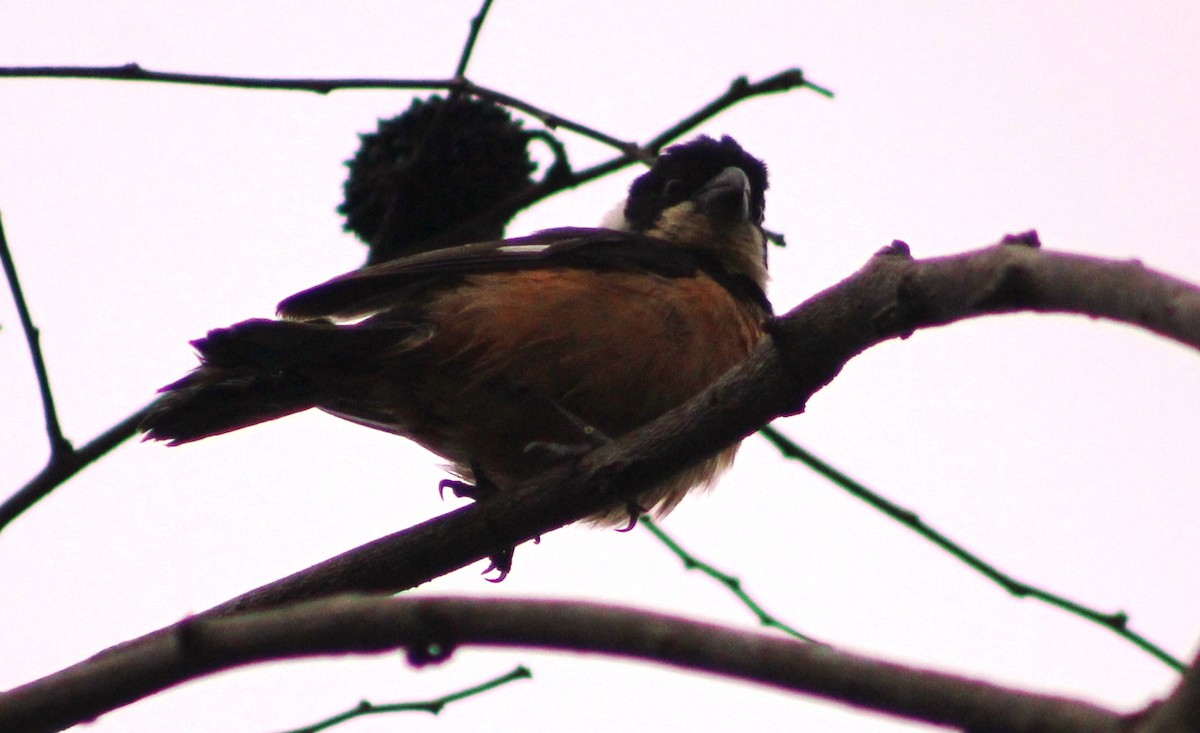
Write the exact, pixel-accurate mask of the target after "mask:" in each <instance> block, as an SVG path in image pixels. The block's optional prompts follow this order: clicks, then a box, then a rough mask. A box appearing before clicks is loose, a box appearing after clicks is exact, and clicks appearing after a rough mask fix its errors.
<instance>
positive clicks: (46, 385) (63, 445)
mask: <svg viewBox="0 0 1200 733" xmlns="http://www.w3.org/2000/svg"><path fill="white" fill-rule="evenodd" d="M0 262H2V263H3V264H4V276H5V278H7V279H8V289H9V290H10V291H12V296H13V302H15V303H16V306H17V314H18V316H19V317H20V319H21V328H22V329H23V330H24V331H25V341H26V342H28V344H29V355H30V356H31V357H32V358H33V371H34V373H36V374H37V381H38V390H39V391H40V392H41V394H42V411H43V412H44V413H45V416H46V435H47V436H48V437H49V438H50V460H51V461H53V460H54V458H55V457H57V456H59V455H61V454H64V453H70V452H71V443H70V441H68V440H67V439H66V438H65V437H64V436H63V431H62V426H61V425H59V423H58V411H57V410H55V409H54V393H53V392H52V391H51V390H50V375H49V374H48V373H47V372H46V360H45V359H44V358H42V346H41V338H40V335H39V333H38V329H37V326H34V325H33V318H32V317H31V316H30V315H29V307H28V306H27V305H26V304H25V295H24V294H23V293H22V292H21V281H20V280H19V279H18V278H17V265H16V263H15V262H13V257H12V252H10V251H9V249H8V238H7V237H6V236H5V235H4V222H3V221H2V220H0Z"/></svg>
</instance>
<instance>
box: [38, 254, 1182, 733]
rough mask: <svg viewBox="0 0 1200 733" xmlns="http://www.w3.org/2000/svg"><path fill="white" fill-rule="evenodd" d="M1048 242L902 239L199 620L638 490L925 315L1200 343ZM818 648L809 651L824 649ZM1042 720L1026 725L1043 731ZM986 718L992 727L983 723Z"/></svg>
mask: <svg viewBox="0 0 1200 733" xmlns="http://www.w3.org/2000/svg"><path fill="white" fill-rule="evenodd" d="M1036 245H1037V239H1036V234H1033V233H1029V234H1026V235H1022V236H1019V237H1008V238H1006V239H1005V241H1004V243H1002V244H1000V245H997V246H993V247H989V248H987V249H983V250H979V251H976V252H970V253H966V254H961V255H954V256H950V257H941V258H934V259H929V260H923V261H918V260H913V259H912V258H911V257H910V256H909V253H908V247H907V246H906V245H904V244H903V243H901V242H895V243H893V244H892V245H891V246H889V247H888V248H885V249H884V250H882V251H881V252H880V253H878V254H877V255H876V256H875V257H873V258H872V259H871V260H870V261H869V262H868V263H867V264H866V266H865V267H863V268H862V269H861V270H860V271H859V272H857V273H855V274H854V275H852V276H850V277H849V278H847V279H846V280H844V281H842V282H841V283H838V284H837V285H835V286H833V287H831V288H829V289H827V290H826V291H824V292H822V293H820V294H818V295H817V296H814V297H813V298H811V299H810V300H809V301H807V302H806V303H804V304H802V305H801V306H799V307H797V308H796V309H794V310H793V311H791V312H790V313H788V314H787V315H786V316H783V317H782V318H780V319H778V320H777V322H776V323H775V324H773V327H772V329H771V332H772V337H771V338H769V339H767V340H765V341H764V343H763V344H762V345H761V346H760V347H759V348H758V349H757V350H756V351H755V352H754V354H752V355H751V357H750V358H749V359H747V360H746V361H745V362H744V363H743V364H741V365H740V366H738V367H736V368H735V369H733V370H731V371H730V372H729V373H728V374H726V375H725V376H724V377H722V379H721V380H719V381H718V382H717V384H715V385H713V386H712V387H711V388H710V389H708V390H706V391H705V392H704V393H702V394H701V395H699V396H697V397H696V398H694V399H693V400H691V401H690V402H688V403H687V404H686V405H684V406H682V407H680V408H679V409H677V410H675V411H673V412H671V413H669V414H667V415H664V416H663V417H662V418H660V419H658V420H656V421H655V422H653V423H651V424H648V425H646V426H644V427H642V428H640V429H639V430H637V431H635V432H634V433H631V434H629V435H627V436H625V437H624V438H622V439H621V440H620V441H617V442H615V443H613V444H611V445H606V446H603V447H601V448H599V449H597V450H595V451H593V452H591V453H589V454H588V455H586V456H584V457H583V458H582V459H580V460H579V461H578V462H577V463H576V464H574V465H565V466H562V467H559V468H557V469H555V470H553V471H550V472H548V473H546V474H545V475H543V476H542V477H540V478H539V479H538V480H536V481H533V482H531V483H529V484H528V485H525V486H522V487H520V488H518V489H517V490H515V491H512V492H505V493H503V494H500V495H498V496H497V497H494V498H492V499H489V500H488V501H486V502H481V503H478V504H476V505H474V506H470V507H466V508H463V509H459V510H457V511H454V512H450V513H448V514H446V515H443V516H441V517H437V518H435V519H431V520H429V521H427V522H424V523H423V524H420V525H417V526H415V527H412V528H410V529H408V530H404V531H402V532H398V533H396V534H393V535H390V536H387V537H384V538H381V539H378V540H376V541H374V542H371V543H369V544H367V545H364V546H362V547H359V548H357V549H354V550H351V551H349V552H347V553H345V554H343V555H340V556H338V557H335V558H332V559H331V560H327V561H325V562H323V563H320V564H318V565H316V566H313V567H312V568H309V569H307V570H304V571H301V572H299V573H296V574H294V575H292V576H289V577H287V578H284V579H282V580H279V581H276V582H274V583H271V584H269V585H266V586H263V587H262V588H259V589H256V590H254V591H250V592H249V593H246V594H244V595H242V596H239V597H237V598H234V599H232V600H230V601H228V602H226V603H223V604H221V605H219V606H217V607H215V608H213V609H210V610H209V611H206V612H205V613H203V614H201V615H200V616H198V617H196V619H194V620H193V621H192V626H191V628H208V627H207V626H206V625H205V624H207V623H208V619H212V618H215V617H221V616H228V615H230V614H233V613H237V612H245V611H251V610H263V609H270V608H277V607H280V606H283V605H286V604H291V603H296V602H299V601H305V600H311V599H314V598H319V597H323V596H331V595H335V594H340V593H347V592H360V593H361V592H369V593H396V592H399V591H401V590H405V589H407V588H411V587H413V586H415V585H417V584H420V583H423V582H426V581H428V580H430V579H432V578H435V577H437V576H439V575H442V574H444V573H447V572H449V571H451V570H454V569H457V568H459V567H462V566H464V565H467V564H469V563H471V562H474V561H476V560H479V559H482V558H484V557H486V556H488V555H491V554H494V553H496V552H498V551H501V550H504V549H505V548H509V547H513V546H515V545H518V544H520V543H522V542H525V541H527V540H529V539H532V538H534V537H537V536H539V535H542V534H545V533H547V532H550V531H553V530H554V529H556V528H558V527H561V526H563V525H565V524H568V523H570V522H573V521H576V520H578V519H581V518H583V517H586V516H588V515H590V514H593V513H595V512H596V511H598V510H599V509H601V508H602V507H604V506H606V505H609V504H611V503H613V502H614V501H619V500H620V497H622V496H628V495H636V493H638V491H639V490H640V489H642V488H644V487H647V486H649V485H652V484H654V483H656V482H658V481H660V480H661V479H663V478H664V477H667V476H669V475H671V474H673V473H675V472H676V471H678V470H680V469H681V468H682V467H684V466H686V465H688V464H690V463H691V462H693V461H695V460H697V459H699V458H702V457H704V456H707V455H711V454H712V453H714V452H716V451H718V450H720V449H722V448H724V447H725V446H727V445H729V444H731V443H733V442H734V441H737V440H740V439H742V438H744V437H746V436H747V435H749V434H751V433H752V432H754V431H755V430H757V429H758V428H759V427H761V426H762V425H764V424H766V423H768V422H770V421H771V420H773V419H774V418H776V417H780V416H784V415H791V414H796V413H799V412H801V411H802V410H803V409H804V405H805V403H806V402H807V400H808V399H809V397H811V396H812V395H813V394H814V393H815V392H817V391H818V390H819V389H820V388H821V387H823V386H824V385H825V384H827V383H829V382H830V381H831V380H832V379H833V378H834V377H835V376H836V375H837V373H838V372H839V371H840V370H841V368H842V366H843V365H844V364H845V363H846V362H847V361H849V360H850V359H851V358H853V357H854V356H855V355H857V354H858V353H861V352H862V351H864V350H866V349H867V348H869V347H870V346H872V345H874V344H877V343H880V342H882V341H885V340H889V339H892V338H897V337H899V338H905V337H907V336H908V335H911V334H912V333H913V332H914V331H915V330H916V329H918V328H928V327H933V326H940V325H945V324H948V323H952V322H954V321H958V320H963V319H966V318H973V317H979V316H983V315H990V314H1001V313H1014V312H1018V311H1031V312H1040V313H1052V312H1053V313H1075V314H1080V315H1086V316H1090V317H1093V318H1104V319H1109V320H1114V321H1119V322H1124V323H1128V324H1131V325H1134V326H1138V327H1141V328H1145V329H1147V330H1150V331H1152V332H1154V333H1158V334H1161V335H1163V336H1166V337H1168V338H1172V339H1174V340H1176V341H1178V342H1180V343H1182V344H1185V345H1188V346H1191V347H1192V348H1200V289H1198V288H1196V287H1195V286H1193V285H1190V284H1188V283H1185V282H1183V281H1181V280H1177V279H1175V278H1172V277H1169V276H1167V275H1164V274H1162V273H1158V272H1154V271H1152V270H1149V269H1147V268H1145V267H1144V266H1142V265H1141V263H1138V262H1113V261H1107V260H1102V259H1098V258H1093V257H1084V256H1080V255H1070V254H1061V253H1050V252H1043V251H1041V250H1040V249H1038V248H1037V246H1036ZM643 620H644V618H643ZM197 624H200V625H199V626H197ZM535 626H536V625H535ZM186 628H189V627H184V629H186ZM231 628H232V627H231ZM188 638H189V637H188V633H187V632H186V631H181V629H180V628H177V627H168V628H166V629H162V630H159V631H156V632H153V633H151V634H149V635H147V636H145V637H142V638H140V639H137V640H134V641H131V642H127V643H125V644H122V645H119V646H117V647H113V648H112V649H110V650H108V651H106V652H102V653H101V654H100V655H97V657H94V658H93V659H92V660H90V661H89V662H88V663H87V664H89V665H101V668H103V667H102V665H106V664H110V663H111V664H118V663H123V662H122V660H125V659H127V658H128V655H130V654H139V653H140V652H139V650H145V649H158V650H160V652H161V651H162V650H168V649H171V648H173V647H172V646H171V645H172V644H176V645H177V644H180V643H183V642H181V641H180V639H183V641H184V642H186V641H187V639H188ZM455 641H458V639H457V638H456V639H455ZM756 643H757V642H756ZM755 648H757V647H755ZM811 649H815V648H810V651H809V652H808V654H811V655H819V654H823V653H827V652H826V651H811ZM658 651H660V652H663V653H664V654H665V653H666V651H665V650H663V649H659V650H658ZM747 658H748V659H754V654H749V655H748V656H747ZM151 661H153V659H151ZM155 663H157V662H155ZM672 663H675V662H672ZM64 679H70V677H66V678H64ZM62 684H67V683H65V682H64V683H62ZM71 684H72V685H73V684H74V683H71ZM771 684H775V683H773V682H771ZM1188 689H1190V688H1188ZM60 694H61V695H62V697H61V698H60V703H61V704H65V700H67V699H73V698H74V697H75V696H76V695H85V694H87V691H86V689H83V688H76V687H72V686H68V687H66V688H64V691H61V692H60ZM1029 726H1030V727H1025V728H1015V729H1020V730H1041V728H1037V727H1034V726H1033V723H1032V722H1030V723H1029ZM984 729H987V730H992V728H988V727H986V726H983V727H980V728H979V730H984Z"/></svg>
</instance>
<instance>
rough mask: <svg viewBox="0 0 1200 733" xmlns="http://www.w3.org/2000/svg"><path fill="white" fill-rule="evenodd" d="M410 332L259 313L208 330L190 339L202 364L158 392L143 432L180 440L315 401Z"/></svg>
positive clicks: (295, 409) (171, 441)
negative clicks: (276, 317) (355, 367)
mask: <svg viewBox="0 0 1200 733" xmlns="http://www.w3.org/2000/svg"><path fill="white" fill-rule="evenodd" d="M412 330H413V329H412V327H411V326H403V325H397V326H394V327H385V328H358V327H353V326H349V327H347V326H336V325H334V324H331V323H325V322H315V323H295V322H288V321H272V320H266V319H255V320H250V321H245V322H243V323H238V324H235V325H233V326H230V327H229V328H221V329H216V330H213V331H210V332H209V333H208V335H207V336H205V337H204V338H202V339H198V340H196V341H193V342H192V345H193V346H194V347H195V348H196V351H197V353H198V354H199V356H200V366H198V367H197V368H196V369H194V370H193V371H192V372H191V373H190V374H188V375H187V376H185V377H183V378H182V379H180V380H179V381H177V382H174V383H172V384H169V385H167V386H166V387H163V388H162V389H161V390H159V391H160V392H161V393H162V396H160V397H159V398H158V400H156V401H155V402H154V403H153V404H152V405H151V406H150V409H149V411H148V412H147V414H146V417H145V418H144V419H143V420H142V423H141V426H140V427H141V430H142V431H143V432H145V439H147V440H164V441H167V442H168V443H169V444H170V445H179V444H181V443H188V442H191V441H194V440H199V439H201V438H206V437H209V436H212V435H220V434H221V433H227V432H230V431H233V430H238V429H240V428H244V427H249V426H251V425H256V424H258V423H261V422H266V421H268V420H274V419H276V418H280V417H284V416H286V415H290V414H292V413H295V412H300V411H302V410H307V409H309V408H312V407H317V406H319V405H320V404H322V401H323V400H326V399H328V397H329V396H330V390H331V389H332V388H333V384H334V382H335V381H336V380H337V379H338V378H339V377H345V375H346V370H347V369H348V368H351V366H352V365H355V364H362V363H363V362H364V361H369V357H370V356H371V355H374V354H379V353H380V352H381V351H383V350H385V349H389V348H394V347H395V346H396V345H397V344H398V343H400V342H403V341H404V339H405V337H406V336H411V335H412ZM364 357H366V358H364Z"/></svg>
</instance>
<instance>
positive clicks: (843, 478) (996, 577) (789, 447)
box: [760, 425, 1187, 672]
mask: <svg viewBox="0 0 1200 733" xmlns="http://www.w3.org/2000/svg"><path fill="white" fill-rule="evenodd" d="M760 433H761V434H762V435H763V437H765V438H766V439H767V440H769V441H771V443H772V444H773V445H774V446H775V447H776V448H778V449H779V452H780V453H781V454H782V455H783V456H784V457H785V458H790V459H792V460H795V461H800V462H801V463H803V464H804V465H806V466H808V467H809V468H811V469H812V470H814V471H816V472H817V473H819V474H821V475H822V476H824V477H825V478H827V479H829V480H830V481H831V482H833V483H834V484H836V485H837V486H840V487H841V488H842V489H844V490H845V491H847V492H848V493H849V494H850V495H851V496H853V497H855V498H857V499H861V500H862V501H865V502H866V503H867V504H869V505H871V506H872V507H874V508H875V509H877V510H878V511H879V512H880V513H882V514H883V515H884V516H887V517H890V518H892V519H894V520H896V521H897V522H899V523H900V524H902V525H904V526H905V527H908V528H909V529H911V530H912V531H914V532H916V533H917V534H919V535H921V536H922V537H924V538H925V539H927V540H929V541H930V542H932V543H933V544H935V545H937V546H938V547H940V548H942V549H943V550H945V551H946V552H948V553H950V556H951V557H953V558H954V559H956V560H958V561H960V562H962V563H964V564H966V565H967V566H968V567H970V568H971V569H972V570H975V571H976V572H978V573H979V574H980V575H982V576H983V577H985V578H987V579H988V580H990V581H992V582H993V583H995V584H996V585H998V586H1000V587H1001V588H1003V589H1004V590H1006V591H1008V592H1009V593H1011V594H1012V595H1014V596H1016V597H1017V598H1033V599H1035V600H1038V601H1042V602H1043V603H1046V604H1049V605H1051V606H1055V607H1056V608H1060V609H1062V610H1064V611H1066V612H1068V613H1071V614H1074V615H1076V616H1079V617H1080V618H1082V619H1084V620H1087V621H1091V622H1092V623H1095V624H1098V625H1100V626H1103V627H1104V628H1106V629H1108V630H1109V631H1112V632H1113V633H1114V634H1116V635H1118V636H1120V637H1121V638H1123V639H1126V640H1127V641H1130V642H1132V643H1133V644H1134V645H1135V646H1137V647H1138V648H1140V649H1142V650H1143V651H1145V652H1148V653H1149V654H1150V655H1152V656H1153V657H1155V658H1156V659H1158V660H1159V661H1160V662H1163V663H1164V664H1166V665H1167V666H1169V667H1171V668H1172V669H1174V670H1175V671H1176V672H1182V671H1183V670H1184V669H1186V668H1187V666H1186V665H1185V664H1184V663H1183V662H1182V661H1181V660H1179V659H1177V658H1175V657H1173V656H1172V655H1171V654H1170V653H1168V652H1167V650H1165V649H1163V648H1162V647H1160V646H1158V645H1157V644H1155V643H1154V642H1152V641H1150V640H1149V639H1147V638H1146V637H1144V636H1142V635H1141V634H1139V633H1137V632H1136V631H1134V630H1132V629H1130V628H1129V615H1128V614H1126V613H1125V612H1124V611H1117V612H1115V613H1103V612H1101V611H1097V610H1095V609H1093V608H1089V607H1087V606H1084V605H1082V604H1079V603H1076V602H1075V601H1072V600H1070V599H1069V598H1065V597H1063V596H1060V595H1058V594H1056V593H1051V592H1050V591H1047V590H1043V589H1041V588H1038V587H1036V586H1033V585H1029V584H1028V583H1023V582H1021V581H1019V580H1017V579H1016V578H1014V577H1012V576H1011V575H1009V574H1007V573H1005V572H1004V571H1003V570H1000V569H999V568H997V567H996V566H995V565H993V564H991V563H989V562H987V561H986V560H984V559H983V558H981V557H979V556H978V555H976V554H975V553H973V552H971V551H970V550H968V549H967V548H965V547H963V546H962V545H960V544H958V543H957V542H955V541H954V540H952V539H950V538H949V537H947V536H946V535H944V534H942V533H941V532H939V531H938V530H936V529H934V528H933V527H930V526H929V525H928V524H926V523H925V521H924V520H922V519H921V517H920V516H919V515H918V514H917V513H916V512H914V511H912V510H910V509H906V508H904V507H902V506H900V505H899V504H896V503H895V502H892V501H889V500H888V499H886V498H884V497H883V496H881V495H879V494H878V493H876V492H874V491H871V490H870V489H868V488H867V487H866V486H864V485H862V484H861V483H859V482H858V481H855V480H854V479H852V478H850V477H849V476H847V475H846V474H844V473H842V472H841V471H839V470H837V469H836V468H834V467H833V466H831V465H829V464H828V463H826V462H825V461H822V460H821V459H820V458H817V457H816V456H815V455H813V454H812V453H810V452H808V451H807V450H805V449H804V448H802V447H800V446H799V445H797V444H796V443H795V442H794V441H792V440H791V439H790V438H788V437H787V436H786V435H784V434H783V433H781V432H779V431H778V430H776V429H775V428H773V427H771V426H769V425H768V426H767V427H765V428H763V429H762V430H761V431H760Z"/></svg>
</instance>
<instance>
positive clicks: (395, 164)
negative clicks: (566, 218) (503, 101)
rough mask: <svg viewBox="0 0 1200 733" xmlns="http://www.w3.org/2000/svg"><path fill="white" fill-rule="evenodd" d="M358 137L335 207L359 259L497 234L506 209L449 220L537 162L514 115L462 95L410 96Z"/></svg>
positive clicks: (491, 197)
mask: <svg viewBox="0 0 1200 733" xmlns="http://www.w3.org/2000/svg"><path fill="white" fill-rule="evenodd" d="M359 137H360V138H361V140H362V143H361V145H360V146H359V149H358V152H357V153H355V155H354V158H353V159H352V160H349V161H347V162H346V166H347V167H348V168H349V169H350V174H349V176H348V177H347V179H346V183H345V200H344V201H343V202H342V204H341V205H340V206H339V207H338V212H339V213H341V214H343V215H344V216H345V217H346V223H345V228H346V230H347V231H353V232H354V233H355V234H357V235H358V237H359V238H360V239H362V240H363V241H364V242H366V243H367V245H368V246H369V247H370V248H371V252H370V255H369V256H368V258H367V264H376V263H379V262H385V261H387V260H390V259H393V258H395V257H398V256H401V255H408V254H414V253H416V252H420V251H422V250H425V249H432V248H435V247H445V246H451V245H454V244H462V243H465V242H470V241H478V240H486V239H499V238H501V237H503V235H504V226H505V224H507V223H508V222H507V217H501V218H502V219H503V220H492V221H481V222H477V225H475V226H471V227H468V228H465V229H460V228H458V227H460V226H461V225H464V224H467V223H468V222H472V221H473V220H476V219H478V218H479V217H480V216H481V215H482V214H485V213H486V212H488V211H489V210H491V209H492V208H493V207H494V206H495V205H496V204H498V203H500V202H502V201H504V200H505V199H507V198H509V197H510V196H512V195H513V194H515V193H517V192H519V191H522V190H524V189H525V188H526V187H527V186H529V185H531V183H532V181H531V178H530V176H531V174H532V173H533V171H534V170H535V168H536V167H537V166H536V165H535V164H534V163H533V162H532V161H531V160H530V158H529V151H528V143H529V139H530V134H529V133H528V132H527V131H525V130H524V129H522V128H521V123H520V122H519V121H516V120H513V119H512V116H511V115H509V113H508V111H507V110H505V109H504V108H503V107H500V106H498V105H495V104H493V103H491V102H488V101H485V100H480V99H474V98H470V97H457V98H455V97H452V98H451V99H449V100H446V99H443V98H442V97H440V96H433V97H430V98H428V99H415V100H413V103H412V105H411V106H410V107H409V108H408V110H407V111H405V112H404V113H402V114H401V115H399V116H398V117H395V118H392V119H390V120H380V121H379V128H378V130H377V131H376V132H373V133H367V134H363V135H360V136H359ZM452 229H453V230H454V231H453V233H451V231H450V230H452ZM431 240H432V241H431Z"/></svg>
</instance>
